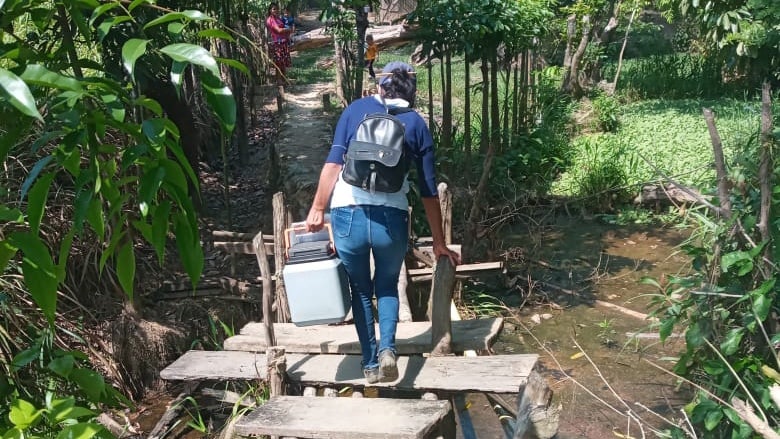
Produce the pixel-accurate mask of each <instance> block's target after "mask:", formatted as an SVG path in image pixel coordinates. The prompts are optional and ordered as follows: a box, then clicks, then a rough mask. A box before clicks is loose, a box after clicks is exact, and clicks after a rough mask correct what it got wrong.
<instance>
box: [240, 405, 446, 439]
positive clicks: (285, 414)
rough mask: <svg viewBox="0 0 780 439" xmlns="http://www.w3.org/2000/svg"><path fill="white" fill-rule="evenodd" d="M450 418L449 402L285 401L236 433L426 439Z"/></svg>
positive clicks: (248, 419)
mask: <svg viewBox="0 0 780 439" xmlns="http://www.w3.org/2000/svg"><path fill="white" fill-rule="evenodd" d="M451 412H452V408H451V407H450V404H449V402H447V401H422V400H418V399H390V398H363V399H355V398H311V397H303V396H297V397H296V396H283V397H277V398H272V399H270V400H269V401H268V402H266V403H265V404H263V405H262V406H260V407H258V408H257V409H255V410H254V411H253V412H252V413H250V414H249V415H247V416H246V417H244V419H242V420H240V421H239V422H238V423H237V424H236V430H235V431H236V433H238V434H239V435H243V436H260V435H270V436H293V437H299V438H325V439H332V438H342V439H386V438H399V439H402V438H403V439H407V438H408V439H424V438H426V437H428V434H429V433H430V432H432V431H433V430H434V429H435V428H436V427H437V426H438V424H439V423H440V422H442V421H443V420H444V419H445V417H446V416H447V415H448V414H450V413H451ZM350 415H351V416H350Z"/></svg>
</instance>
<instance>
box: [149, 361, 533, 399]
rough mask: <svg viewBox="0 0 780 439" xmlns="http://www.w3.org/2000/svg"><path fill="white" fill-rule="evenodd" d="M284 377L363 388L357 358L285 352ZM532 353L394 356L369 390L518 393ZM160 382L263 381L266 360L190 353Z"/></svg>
mask: <svg viewBox="0 0 780 439" xmlns="http://www.w3.org/2000/svg"><path fill="white" fill-rule="evenodd" d="M286 357H287V377H288V379H289V380H290V381H294V382H298V383H300V384H301V385H303V386H332V387H336V388H340V387H343V386H365V385H366V380H365V377H363V369H362V367H361V365H360V360H361V356H360V355H317V354H289V353H288V354H287V355H286ZM538 358H539V356H538V355H536V354H528V355H492V356H485V357H455V356H449V357H423V356H420V355H413V356H405V355H402V356H399V357H398V374H399V376H398V379H397V380H396V381H395V382H388V383H375V384H372V385H371V386H372V387H389V388H394V389H399V390H415V391H432V392H490V393H511V394H517V392H518V391H519V390H520V388H521V387H522V386H525V383H526V381H527V379H528V376H529V375H530V374H531V371H532V370H533V367H534V365H535V364H536V361H537V359H538ZM160 377H162V378H163V379H165V380H182V381H192V380H205V379H209V380H238V379H247V380H254V379H265V377H266V356H265V355H264V354H255V353H252V352H243V351H189V352H187V353H185V354H184V355H182V356H181V357H179V359H178V360H176V361H175V362H173V363H172V364H171V365H169V366H168V367H166V368H165V369H163V370H162V371H161V372H160Z"/></svg>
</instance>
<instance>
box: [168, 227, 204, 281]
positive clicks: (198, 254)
mask: <svg viewBox="0 0 780 439" xmlns="http://www.w3.org/2000/svg"><path fill="white" fill-rule="evenodd" d="M173 229H174V233H175V234H176V247H178V250H179V257H180V258H181V261H182V265H184V270H185V271H186V272H187V274H188V275H189V276H190V280H191V281H192V285H193V287H194V286H196V285H197V284H198V282H200V275H201V273H202V271H203V248H202V247H201V245H200V239H199V237H198V230H197V228H195V229H193V227H192V225H191V221H188V218H187V217H186V215H185V214H183V213H177V214H175V216H174V222H173Z"/></svg>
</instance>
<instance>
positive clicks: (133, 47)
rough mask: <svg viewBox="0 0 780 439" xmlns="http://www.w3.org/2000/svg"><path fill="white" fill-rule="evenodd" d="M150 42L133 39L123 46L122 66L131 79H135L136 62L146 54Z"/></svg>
mask: <svg viewBox="0 0 780 439" xmlns="http://www.w3.org/2000/svg"><path fill="white" fill-rule="evenodd" d="M148 43H149V40H142V39H140V38H131V39H129V40H127V42H125V44H124V45H122V65H123V66H124V67H125V70H127V73H129V74H130V77H131V78H135V76H134V73H135V62H136V60H138V58H140V57H141V55H143V54H144V53H146V45H147V44H148Z"/></svg>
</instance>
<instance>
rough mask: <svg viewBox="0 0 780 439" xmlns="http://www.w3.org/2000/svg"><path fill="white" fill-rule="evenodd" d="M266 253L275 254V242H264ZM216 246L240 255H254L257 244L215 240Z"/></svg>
mask: <svg viewBox="0 0 780 439" xmlns="http://www.w3.org/2000/svg"><path fill="white" fill-rule="evenodd" d="M263 246H264V247H265V254H266V255H268V256H273V255H274V243H273V242H264V243H263ZM214 248H216V249H219V250H222V251H224V252H226V253H238V254H240V255H253V254H255V246H254V244H252V242H251V241H250V242H221V241H215V242H214Z"/></svg>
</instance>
